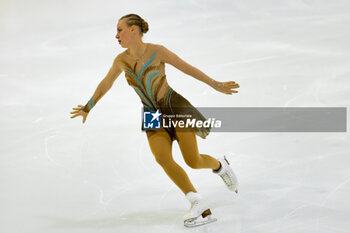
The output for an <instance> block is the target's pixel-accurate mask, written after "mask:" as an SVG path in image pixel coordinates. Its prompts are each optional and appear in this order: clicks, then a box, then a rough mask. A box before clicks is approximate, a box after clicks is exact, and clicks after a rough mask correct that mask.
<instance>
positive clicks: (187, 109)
mask: <svg viewBox="0 0 350 233" xmlns="http://www.w3.org/2000/svg"><path fill="white" fill-rule="evenodd" d="M156 56H157V51H155V52H154V53H153V54H152V55H151V57H150V58H149V59H148V60H147V62H146V63H144V65H143V66H142V68H141V70H140V73H139V74H136V65H137V62H136V63H135V65H134V67H133V68H131V67H130V65H129V64H128V63H127V62H126V61H125V60H124V59H122V63H123V66H124V68H123V70H124V73H125V78H126V80H127V82H128V84H129V85H130V86H131V87H133V88H134V90H135V92H136V93H137V94H138V96H139V97H140V99H141V102H142V104H143V110H144V111H157V109H159V111H160V112H161V113H162V114H166V115H174V114H182V115H186V114H187V115H189V114H190V115H191V116H192V119H193V118H196V120H201V121H205V120H206V118H205V117H204V116H203V115H202V114H201V113H200V112H199V111H198V110H197V109H196V108H195V107H194V106H193V105H192V104H191V103H190V102H189V101H188V100H186V99H185V98H184V97H183V96H182V95H180V94H179V93H177V92H176V91H175V90H173V89H172V88H171V87H170V86H169V85H168V83H167V81H166V75H165V64H164V62H160V63H159V64H156V63H155V62H154V61H155V60H156ZM160 92H161V93H160ZM176 119H178V120H181V119H182V118H176ZM210 128H211V127H200V128H199V127H192V128H190V129H192V130H194V131H195V134H196V135H198V136H200V137H201V138H203V139H205V138H206V136H207V135H208V134H209V132H210ZM163 129H164V130H165V131H166V132H167V133H168V134H169V136H170V138H171V140H172V141H174V140H178V138H177V136H176V132H175V128H174V127H173V126H170V127H166V128H165V127H164V128H163ZM141 130H144V131H146V133H148V132H152V131H157V130H158V129H144V127H143V124H142V125H141Z"/></svg>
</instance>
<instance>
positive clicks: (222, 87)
mask: <svg viewBox="0 0 350 233" xmlns="http://www.w3.org/2000/svg"><path fill="white" fill-rule="evenodd" d="M212 87H213V88H214V89H215V90H217V91H219V92H222V93H225V94H228V95H232V93H237V92H238V91H235V90H231V89H236V88H239V85H238V83H236V82H235V81H228V82H218V81H215V82H214V84H213V85H212Z"/></svg>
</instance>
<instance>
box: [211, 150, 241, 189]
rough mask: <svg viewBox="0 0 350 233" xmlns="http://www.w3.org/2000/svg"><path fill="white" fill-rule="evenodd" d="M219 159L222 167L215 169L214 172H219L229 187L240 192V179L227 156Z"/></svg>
mask: <svg viewBox="0 0 350 233" xmlns="http://www.w3.org/2000/svg"><path fill="white" fill-rule="evenodd" d="M218 160H219V162H220V164H221V167H220V168H219V169H218V170H213V173H215V174H218V175H219V176H220V177H221V178H222V180H223V181H224V182H225V184H226V186H227V187H228V189H230V190H231V191H235V192H236V193H238V180H237V177H236V175H235V173H234V172H233V170H232V168H231V167H230V164H229V162H228V160H227V159H226V157H225V156H224V157H223V158H219V159H218Z"/></svg>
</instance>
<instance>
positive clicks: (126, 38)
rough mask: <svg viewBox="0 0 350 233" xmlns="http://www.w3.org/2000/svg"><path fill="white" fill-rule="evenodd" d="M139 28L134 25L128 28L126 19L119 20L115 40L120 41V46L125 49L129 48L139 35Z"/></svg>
mask: <svg viewBox="0 0 350 233" xmlns="http://www.w3.org/2000/svg"><path fill="white" fill-rule="evenodd" d="M137 33H138V32H137V26H136V25H132V26H131V27H128V25H127V24H126V22H125V19H122V20H119V21H118V25H117V35H116V36H115V38H117V39H118V42H119V44H120V46H122V47H123V48H128V47H129V44H130V42H131V41H132V40H133V39H134V37H135V35H137Z"/></svg>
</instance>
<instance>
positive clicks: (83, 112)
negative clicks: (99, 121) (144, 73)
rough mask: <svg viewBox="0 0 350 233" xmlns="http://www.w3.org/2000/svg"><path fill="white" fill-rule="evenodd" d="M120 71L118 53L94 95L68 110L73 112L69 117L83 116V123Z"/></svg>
mask: <svg viewBox="0 0 350 233" xmlns="http://www.w3.org/2000/svg"><path fill="white" fill-rule="evenodd" d="M121 72H122V69H121V66H120V55H118V56H117V57H116V58H115V59H114V62H113V64H112V67H111V68H110V69H109V71H108V73H107V75H106V76H105V78H104V79H103V80H102V81H101V82H100V83H99V85H98V87H97V88H96V90H95V93H94V95H93V96H92V97H91V99H90V100H89V101H88V103H87V104H86V105H85V106H83V105H78V106H77V107H75V108H73V110H74V111H73V112H70V113H71V114H73V116H71V118H75V117H77V116H82V117H83V123H85V121H86V118H87V115H88V113H89V112H90V110H91V109H92V108H93V107H94V106H95V104H96V103H97V102H98V101H99V100H100V99H101V98H102V96H104V94H106V92H107V91H108V90H109V89H111V87H112V85H113V83H114V81H115V80H116V79H117V78H118V76H119V75H120V73H121Z"/></svg>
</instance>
